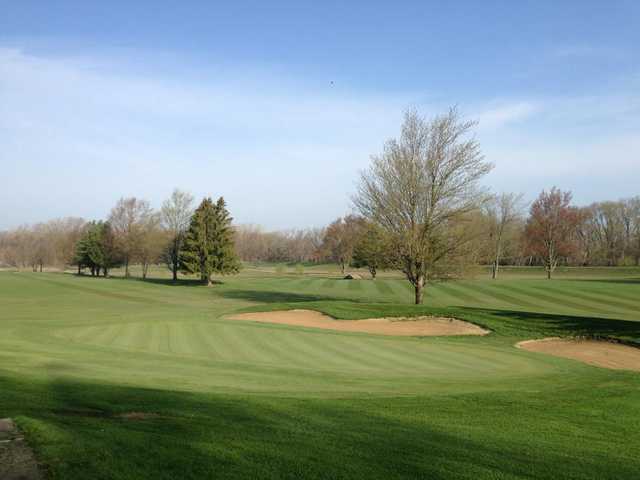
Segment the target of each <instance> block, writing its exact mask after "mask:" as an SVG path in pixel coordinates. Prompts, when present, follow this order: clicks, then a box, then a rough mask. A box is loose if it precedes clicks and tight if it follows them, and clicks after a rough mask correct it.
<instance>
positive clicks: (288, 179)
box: [0, 0, 640, 228]
mask: <svg viewBox="0 0 640 480" xmlns="http://www.w3.org/2000/svg"><path fill="white" fill-rule="evenodd" d="M0 11H2V14H1V15H0V145H2V148H1V149H0V166H1V167H2V168H1V170H0V176H1V177H0V178H1V180H0V206H1V207H2V208H0V228H9V227H13V226H16V225H18V224H21V223H24V222H29V223H31V222H36V221H41V220H46V219H49V218H53V217H58V216H66V215H76V216H83V217H85V218H103V217H104V216H106V214H107V213H108V210H109V209H110V207H111V206H112V205H113V204H114V203H115V201H116V200H117V199H118V198H119V197H121V196H131V195H134V196H138V197H142V198H147V199H149V200H150V201H151V202H152V203H153V204H154V205H155V206H159V205H160V203H161V202H162V200H163V198H165V197H166V196H168V195H169V193H170V192H171V190H172V189H173V188H174V187H179V188H182V189H186V190H190V191H191V192H193V193H194V194H195V195H196V196H198V197H201V196H203V195H212V196H218V195H224V196H225V198H226V199H227V201H228V203H229V206H230V209H231V211H232V214H233V215H234V216H235V218H236V221H237V222H238V223H257V224H262V225H264V226H265V227H267V228H289V227H306V226H319V225H323V224H326V223H327V222H329V221H331V220H332V219H333V218H335V217H337V216H339V215H341V214H344V213H346V212H348V211H349V210H350V201H349V197H350V195H351V193H352V192H353V190H354V185H355V181H356V178H357V173H358V171H359V170H360V169H362V168H364V167H366V166H367V164H368V162H369V156H370V155H371V154H374V153H377V152H379V151H380V150H381V148H382V145H383V143H384V141H385V140H386V139H387V138H389V137H392V136H395V135H397V133H398V130H399V125H400V122H401V119H402V113H403V111H404V110H405V109H406V108H407V107H416V108H418V109H419V110H420V111H422V112H423V113H424V114H425V115H426V116H430V115H433V114H435V113H438V112H441V111H444V110H446V109H447V108H448V107H449V106H451V105H454V104H456V105H458V107H459V109H460V110H461V112H463V113H464V114H465V115H466V116H467V117H469V118H472V119H477V120H478V121H479V125H478V129H477V137H478V139H479V140H480V142H481V145H482V147H483V151H484V153H485V155H486V158H487V159H488V160H490V161H491V162H493V163H494V164H495V169H494V171H493V172H492V173H491V174H490V175H489V176H488V177H487V179H486V181H485V183H486V184H487V185H488V186H490V187H491V188H492V189H494V190H495V191H518V192H523V193H524V194H525V196H526V197H527V199H532V198H534V197H535V196H536V195H537V193H538V192H539V191H540V190H542V189H543V188H550V187H551V186H553V185H557V186H559V187H561V188H563V189H571V190H572V191H573V192H574V198H575V200H576V202H577V203H580V204H586V203H589V202H592V201H595V200H602V199H615V198H620V197H627V196H632V195H639V194H640V181H639V180H640V2H637V1H618V2H615V1H614V2H603V1H598V2H588V1H579V2H570V1H563V2H542V1H535V2H534V1H531V2H525V1H522V2H510V1H500V2H498V1H494V2H490V1H486V2H477V1H470V2H455V3H451V4H450V5H445V2H371V1H369V2H302V1H298V2H229V3H228V4H226V5H225V4H223V3H214V2H175V1H174V2H162V1H155V2H145V1H138V2H117V1H110V2H86V1H77V2H65V1H57V2H39V1H37V2H35V1H34V2H30V1H24V0H22V1H20V2H16V1H0Z"/></svg>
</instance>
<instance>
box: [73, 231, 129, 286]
mask: <svg viewBox="0 0 640 480" xmlns="http://www.w3.org/2000/svg"><path fill="white" fill-rule="evenodd" d="M75 250H76V258H75V262H76V263H77V264H78V271H79V272H80V271H81V270H82V269H83V268H89V269H90V270H91V275H92V276H95V275H97V276H99V275H100V271H102V272H103V274H104V276H105V277H107V276H108V275H109V269H111V268H114V267H117V266H120V265H122V262H123V260H122V255H121V254H120V252H119V250H118V246H117V243H116V238H115V235H114V233H113V229H112V228H111V225H110V224H109V222H102V221H99V222H95V221H94V222H90V223H89V224H88V225H87V227H86V230H85V233H84V234H83V235H82V237H80V239H79V240H78V243H77V245H76V249H75Z"/></svg>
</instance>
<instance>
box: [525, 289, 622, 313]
mask: <svg viewBox="0 0 640 480" xmlns="http://www.w3.org/2000/svg"><path fill="white" fill-rule="evenodd" d="M529 288H532V289H534V290H535V291H536V295H540V293H542V294H544V296H545V297H548V298H556V299H557V303H558V305H570V306H571V307H572V308H574V309H576V310H578V311H580V312H583V313H589V312H591V313H593V312H596V313H600V314H604V315H609V314H610V313H611V311H610V310H609V309H608V308H603V306H602V304H600V303H596V302H592V301H588V300H584V301H583V302H578V301H574V300H573V299H572V297H571V293H570V292H567V291H564V290H563V291H562V293H560V294H558V293H556V291H552V290H550V289H548V288H547V287H544V286H541V285H531V286H529Z"/></svg>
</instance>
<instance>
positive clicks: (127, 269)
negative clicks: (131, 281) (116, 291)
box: [124, 257, 129, 278]
mask: <svg viewBox="0 0 640 480" xmlns="http://www.w3.org/2000/svg"><path fill="white" fill-rule="evenodd" d="M124 276H125V277H126V278H129V257H127V258H126V259H125V261H124Z"/></svg>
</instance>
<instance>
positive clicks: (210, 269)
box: [180, 197, 240, 285]
mask: <svg viewBox="0 0 640 480" xmlns="http://www.w3.org/2000/svg"><path fill="white" fill-rule="evenodd" d="M231 221H232V218H231V216H230V215H229V212H228V211H227V208H226V204H225V201H224V199H223V198H222V197H220V198H219V199H218V201H217V202H216V203H215V204H214V203H213V201H212V200H211V198H205V199H204V200H203V201H202V203H201V204H200V206H199V207H198V208H196V210H195V212H194V213H193V216H192V217H191V222H190V225H189V229H188V230H187V233H186V235H185V239H184V246H183V249H182V252H181V255H180V265H181V268H182V270H183V271H184V272H185V273H199V274H200V279H201V280H202V282H203V283H205V284H206V285H210V284H211V275H212V274H213V273H219V274H223V275H224V274H229V273H237V272H238V271H239V270H240V261H239V259H238V257H237V255H236V252H235V248H234V241H233V230H232V227H231Z"/></svg>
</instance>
